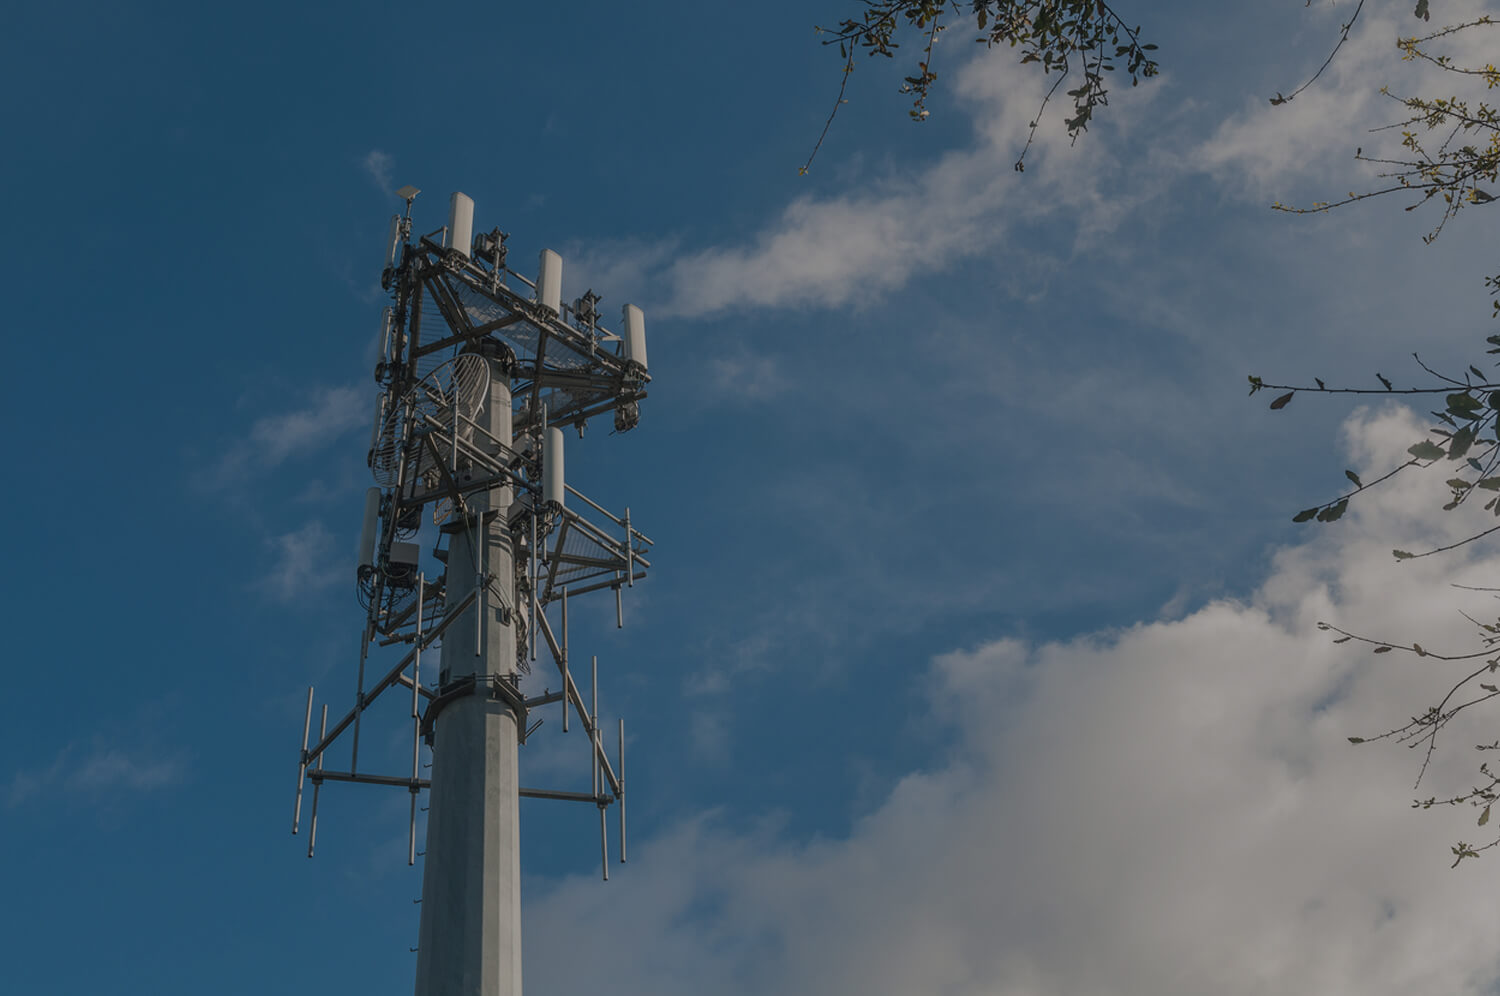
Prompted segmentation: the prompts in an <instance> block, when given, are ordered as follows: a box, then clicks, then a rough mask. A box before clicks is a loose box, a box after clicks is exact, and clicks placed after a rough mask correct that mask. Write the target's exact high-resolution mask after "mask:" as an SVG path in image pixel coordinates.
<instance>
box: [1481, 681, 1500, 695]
mask: <svg viewBox="0 0 1500 996" xmlns="http://www.w3.org/2000/svg"><path fill="white" fill-rule="evenodd" d="M1479 687H1480V688H1483V689H1484V690H1485V691H1487V692H1489V693H1490V694H1491V695H1500V688H1496V687H1495V686H1494V685H1486V684H1484V683H1483V682H1481V683H1480V685H1479Z"/></svg>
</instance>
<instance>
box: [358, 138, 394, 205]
mask: <svg viewBox="0 0 1500 996" xmlns="http://www.w3.org/2000/svg"><path fill="white" fill-rule="evenodd" d="M360 165H362V166H363V167H364V169H365V172H366V173H368V174H369V175H370V179H371V180H373V181H375V186H377V187H379V188H380V190H381V192H382V193H387V194H389V193H394V192H395V189H396V187H395V181H394V180H392V178H391V176H392V174H391V170H392V169H393V168H395V165H396V160H395V159H393V158H392V157H391V155H390V153H387V152H382V151H381V150H379V149H371V150H370V151H369V152H367V153H365V158H364V159H363V160H361V163H360Z"/></svg>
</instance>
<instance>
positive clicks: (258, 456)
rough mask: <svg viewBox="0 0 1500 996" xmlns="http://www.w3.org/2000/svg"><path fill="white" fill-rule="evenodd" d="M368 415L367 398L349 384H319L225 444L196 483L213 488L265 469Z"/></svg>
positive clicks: (327, 439) (321, 442)
mask: <svg viewBox="0 0 1500 996" xmlns="http://www.w3.org/2000/svg"><path fill="white" fill-rule="evenodd" d="M369 418H370V399H369V397H368V396H366V395H365V394H364V393H363V392H361V391H359V390H357V389H356V388H354V387H353V386H342V387H325V388H319V389H318V390H317V391H315V392H314V393H313V396H312V399H311V404H309V405H308V406H306V407H304V408H299V409H295V410H293V411H289V412H282V413H279V414H274V415H264V416H262V417H260V418H258V419H256V420H255V421H254V422H253V423H251V425H250V429H249V431H248V432H247V433H246V434H245V437H244V438H243V439H241V440H239V441H237V442H234V443H231V444H230V445H228V446H227V447H226V448H225V450H224V453H223V455H222V456H221V457H220V458H219V461H218V463H217V464H215V465H214V467H213V468H212V470H211V471H210V472H209V473H208V474H206V475H205V476H204V477H203V478H201V479H200V484H202V485H204V486H206V487H210V488H214V487H224V486H227V485H230V484H234V483H236V482H238V481H240V480H241V479H242V478H243V477H244V476H245V475H246V474H247V473H249V472H251V471H259V470H268V469H270V468H272V467H275V466H277V465H279V464H280V463H281V462H282V461H284V460H286V459H288V458H289V457H292V456H296V455H298V454H301V453H306V452H309V451H312V450H315V449H317V448H318V447H320V446H323V445H324V444H326V443H329V442H332V441H333V440H334V439H337V438H338V437H339V436H341V435H343V434H344V433H345V432H348V431H349V430H350V429H353V428H355V427H356V426H361V425H365V424H366V423H367V420H368V419H369Z"/></svg>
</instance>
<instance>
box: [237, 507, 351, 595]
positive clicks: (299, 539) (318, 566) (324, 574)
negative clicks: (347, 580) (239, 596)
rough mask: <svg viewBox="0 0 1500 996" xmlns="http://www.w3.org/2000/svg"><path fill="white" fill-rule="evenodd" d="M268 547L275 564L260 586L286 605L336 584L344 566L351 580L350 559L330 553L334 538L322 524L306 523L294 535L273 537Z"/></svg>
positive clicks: (343, 572)
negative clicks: (272, 553)
mask: <svg viewBox="0 0 1500 996" xmlns="http://www.w3.org/2000/svg"><path fill="white" fill-rule="evenodd" d="M271 546H272V548H273V550H274V553H275V563H274V565H273V566H272V568H271V570H270V572H269V573H268V574H267V575H266V576H265V577H263V578H262V579H261V581H260V585H261V588H262V589H263V590H264V591H266V592H267V593H268V594H269V595H270V596H271V597H272V598H275V599H277V600H278V601H283V602H289V601H291V600H293V599H295V598H298V597H300V596H302V595H306V594H309V593H312V592H316V591H320V590H322V589H323V588H326V587H328V586H329V585H332V584H334V583H336V582H337V581H338V580H339V579H340V578H341V577H343V576H344V574H345V571H344V568H345V567H348V568H349V574H350V575H351V580H352V573H353V570H352V568H353V563H352V561H353V558H352V557H348V558H341V557H337V556H335V555H334V554H333V537H332V536H331V535H330V534H329V532H328V530H327V529H325V528H324V526H323V524H322V523H321V522H309V523H307V524H306V525H304V526H303V527H302V528H301V529H298V530H295V531H294V532H290V533H283V534H282V535H280V536H276V537H274V538H273V539H272V540H271ZM345 560H348V561H349V563H348V564H346V563H344V561H345Z"/></svg>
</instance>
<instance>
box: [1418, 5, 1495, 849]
mask: <svg viewBox="0 0 1500 996" xmlns="http://www.w3.org/2000/svg"><path fill="white" fill-rule="evenodd" d="M1422 3H1423V4H1426V3H1427V0H1422ZM1489 821H1490V807H1489V806H1485V807H1484V812H1482V813H1480V814H1479V825H1480V826H1484V825H1485V824H1486V823H1488V822H1489Z"/></svg>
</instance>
